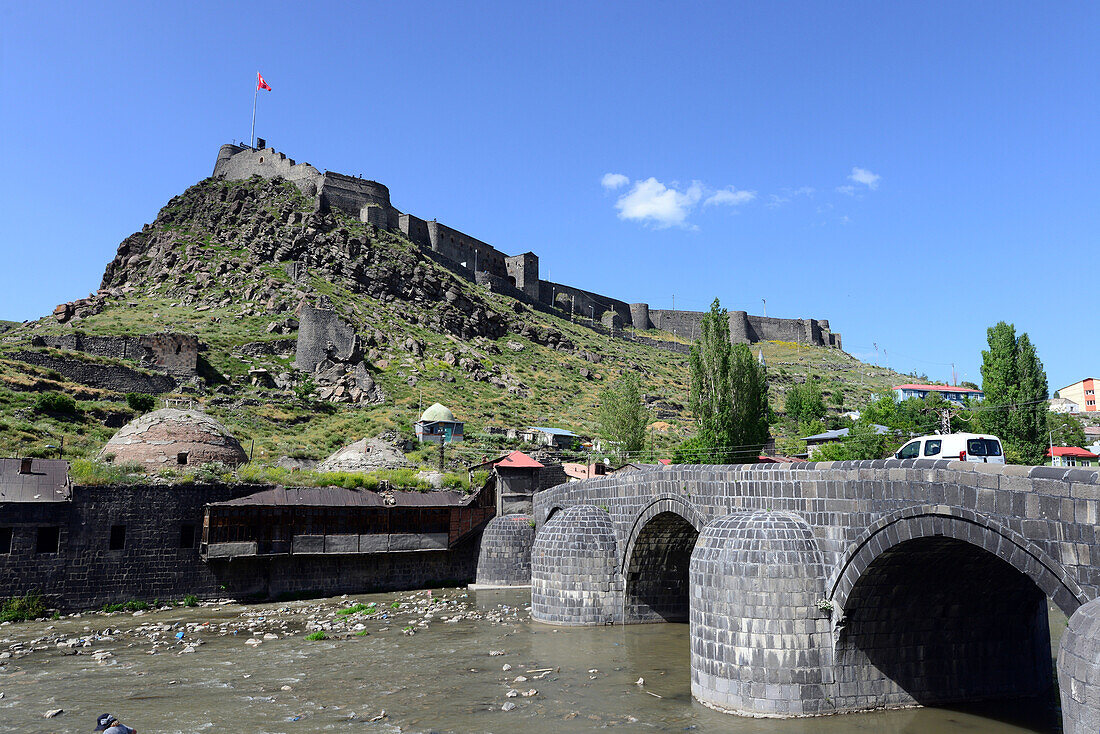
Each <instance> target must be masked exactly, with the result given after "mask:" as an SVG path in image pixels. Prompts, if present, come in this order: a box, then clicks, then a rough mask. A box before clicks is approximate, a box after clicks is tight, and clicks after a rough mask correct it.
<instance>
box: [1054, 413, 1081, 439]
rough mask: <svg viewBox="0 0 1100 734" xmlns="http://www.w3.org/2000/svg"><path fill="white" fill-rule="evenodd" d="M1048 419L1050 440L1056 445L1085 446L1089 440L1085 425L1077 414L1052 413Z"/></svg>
mask: <svg viewBox="0 0 1100 734" xmlns="http://www.w3.org/2000/svg"><path fill="white" fill-rule="evenodd" d="M1047 421H1048V424H1049V429H1048V430H1049V431H1050V435H1049V436H1048V441H1054V445H1055V446H1084V445H1085V443H1086V442H1087V441H1088V439H1087V438H1086V436H1085V426H1084V424H1083V423H1081V421H1080V420H1079V419H1078V418H1077V417H1076V416H1073V415H1070V414H1069V413H1051V414H1050V416H1049V417H1048V418H1047Z"/></svg>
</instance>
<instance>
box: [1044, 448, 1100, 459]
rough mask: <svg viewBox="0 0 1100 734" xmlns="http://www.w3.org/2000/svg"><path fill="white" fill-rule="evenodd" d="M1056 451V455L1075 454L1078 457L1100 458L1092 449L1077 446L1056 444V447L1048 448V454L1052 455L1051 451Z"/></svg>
mask: <svg viewBox="0 0 1100 734" xmlns="http://www.w3.org/2000/svg"><path fill="white" fill-rule="evenodd" d="M1052 451H1053V452H1054V455H1055V456H1075V457H1077V458H1078V459H1096V458H1100V457H1098V456H1097V455H1096V454H1094V453H1092V452H1091V451H1086V450H1085V449H1082V448H1078V447H1076V446H1055V447H1054V448H1051V449H1047V456H1050V454H1051V452H1052Z"/></svg>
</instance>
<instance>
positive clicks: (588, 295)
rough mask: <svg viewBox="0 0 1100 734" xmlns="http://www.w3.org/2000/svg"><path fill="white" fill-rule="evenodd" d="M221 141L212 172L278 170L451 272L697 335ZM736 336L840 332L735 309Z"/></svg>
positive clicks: (377, 200) (618, 322)
mask: <svg viewBox="0 0 1100 734" xmlns="http://www.w3.org/2000/svg"><path fill="white" fill-rule="evenodd" d="M257 142H258V147H257V148H249V147H246V146H240V145H228V144H227V145H223V146H222V147H221V149H220V150H219V151H218V158H217V162H216V163H215V164H214V173H213V176H214V178H220V179H225V180H230V181H236V180H243V179H247V178H250V177H252V176H261V177H263V178H266V179H271V178H275V177H280V178H283V179H285V180H287V181H290V182H292V183H293V184H294V185H295V186H297V187H298V189H299V190H300V191H301V192H302V194H304V195H305V196H307V197H311V198H313V199H314V202H315V206H316V207H317V208H318V209H319V210H329V209H338V210H340V211H342V212H344V213H346V214H348V215H350V216H353V217H358V219H359V220H360V221H362V222H365V223H367V224H370V225H372V226H375V227H377V228H379V229H383V230H395V231H400V232H401V233H402V234H404V235H405V236H406V237H407V238H408V239H409V240H410V241H411V242H413V243H414V244H416V245H417V246H418V247H420V248H421V249H422V250H424V251H425V252H426V253H429V254H431V255H432V256H433V258H434V259H436V260H438V261H440V262H441V263H442V264H444V265H446V266H447V267H448V268H449V269H451V270H452V271H454V272H456V273H458V274H460V275H462V276H463V277H466V278H467V279H469V280H473V281H475V282H477V283H479V284H483V285H487V286H489V287H490V288H492V290H494V291H497V292H502V293H506V294H507V295H510V296H513V297H515V298H518V299H520V300H522V301H525V302H528V303H532V304H537V305H541V306H549V307H556V308H562V309H563V310H566V311H569V312H570V313H574V314H577V315H579V316H581V317H584V318H592V319H593V320H594V321H596V320H599V321H602V322H603V324H604V325H605V326H607V327H609V328H612V329H614V328H618V327H621V326H622V325H629V326H632V327H633V328H635V329H642V330H644V329H654V328H656V329H662V330H664V331H668V332H672V333H674V334H676V335H677V336H680V337H683V338H685V339H693V338H695V337H696V336H698V335H699V325H700V323H701V321H702V318H703V313H701V312H698V311H673V310H659V309H650V307H649V304H646V303H626V302H624V301H620V300H617V299H615V298H611V297H609V296H605V295H602V294H599V293H592V292H590V291H585V290H582V289H580V288H574V287H572V286H569V285H563V284H561V283H554V282H551V281H548V280H542V279H540V278H539V258H538V255H536V254H535V253H533V252H525V253H523V254H521V255H506V254H504V253H503V252H501V251H500V250H498V249H496V248H495V247H493V246H492V245H489V244H487V243H485V242H482V241H481V240H479V239H477V238H475V237H471V236H470V235H468V234H465V233H463V232H460V231H458V230H456V229H453V228H452V227H448V226H447V225H445V224H441V223H439V222H437V221H435V220H431V221H428V220H424V219H421V218H419V217H417V216H415V215H413V214H406V213H402V212H401V211H399V210H398V209H397V208H396V207H394V206H393V205H392V204H391V203H390V192H389V189H388V188H386V186H384V185H383V184H380V183H378V182H377V181H370V180H367V179H363V178H357V177H353V176H346V175H344V174H341V173H333V172H331V171H326V172H323V173H322V172H321V171H319V170H318V169H316V168H314V167H313V166H311V165H310V164H308V163H296V162H295V161H294V159H292V158H287V157H286V155H285V154H283V153H279V152H277V151H276V150H275V149H274V148H271V147H267V146H266V142H265V141H263V140H262V139H261V140H259V141H257ZM729 326H730V339H731V340H732V341H733V343H735V344H752V343H755V342H760V341H772V340H777V341H789V342H801V343H803V344H810V345H814V346H824V347H836V348H837V349H840V348H841V339H840V334H837V333H834V332H833V331H832V330H831V328H830V326H829V321H828V319H778V318H769V317H767V316H753V315H750V314H748V313H747V312H745V311H731V312H730V313H729Z"/></svg>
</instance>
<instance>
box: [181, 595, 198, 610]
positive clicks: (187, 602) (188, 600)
mask: <svg viewBox="0 0 1100 734" xmlns="http://www.w3.org/2000/svg"><path fill="white" fill-rule="evenodd" d="M198 605H199V598H198V597H197V596H195V595H194V594H188V595H187V596H185V597H183V606H185V607H197V606H198Z"/></svg>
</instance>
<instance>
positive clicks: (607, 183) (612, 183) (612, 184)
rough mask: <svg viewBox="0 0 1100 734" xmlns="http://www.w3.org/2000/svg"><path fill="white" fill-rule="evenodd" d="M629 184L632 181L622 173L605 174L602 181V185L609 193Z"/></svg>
mask: <svg viewBox="0 0 1100 734" xmlns="http://www.w3.org/2000/svg"><path fill="white" fill-rule="evenodd" d="M628 183H630V179H629V178H627V177H626V176H624V175H623V174H621V173H605V174H604V175H603V178H601V179H600V185H601V186H603V187H604V188H605V189H607V190H608V191H614V190H615V189H618V188H622V187H623V186H626V185H627V184H628Z"/></svg>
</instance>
